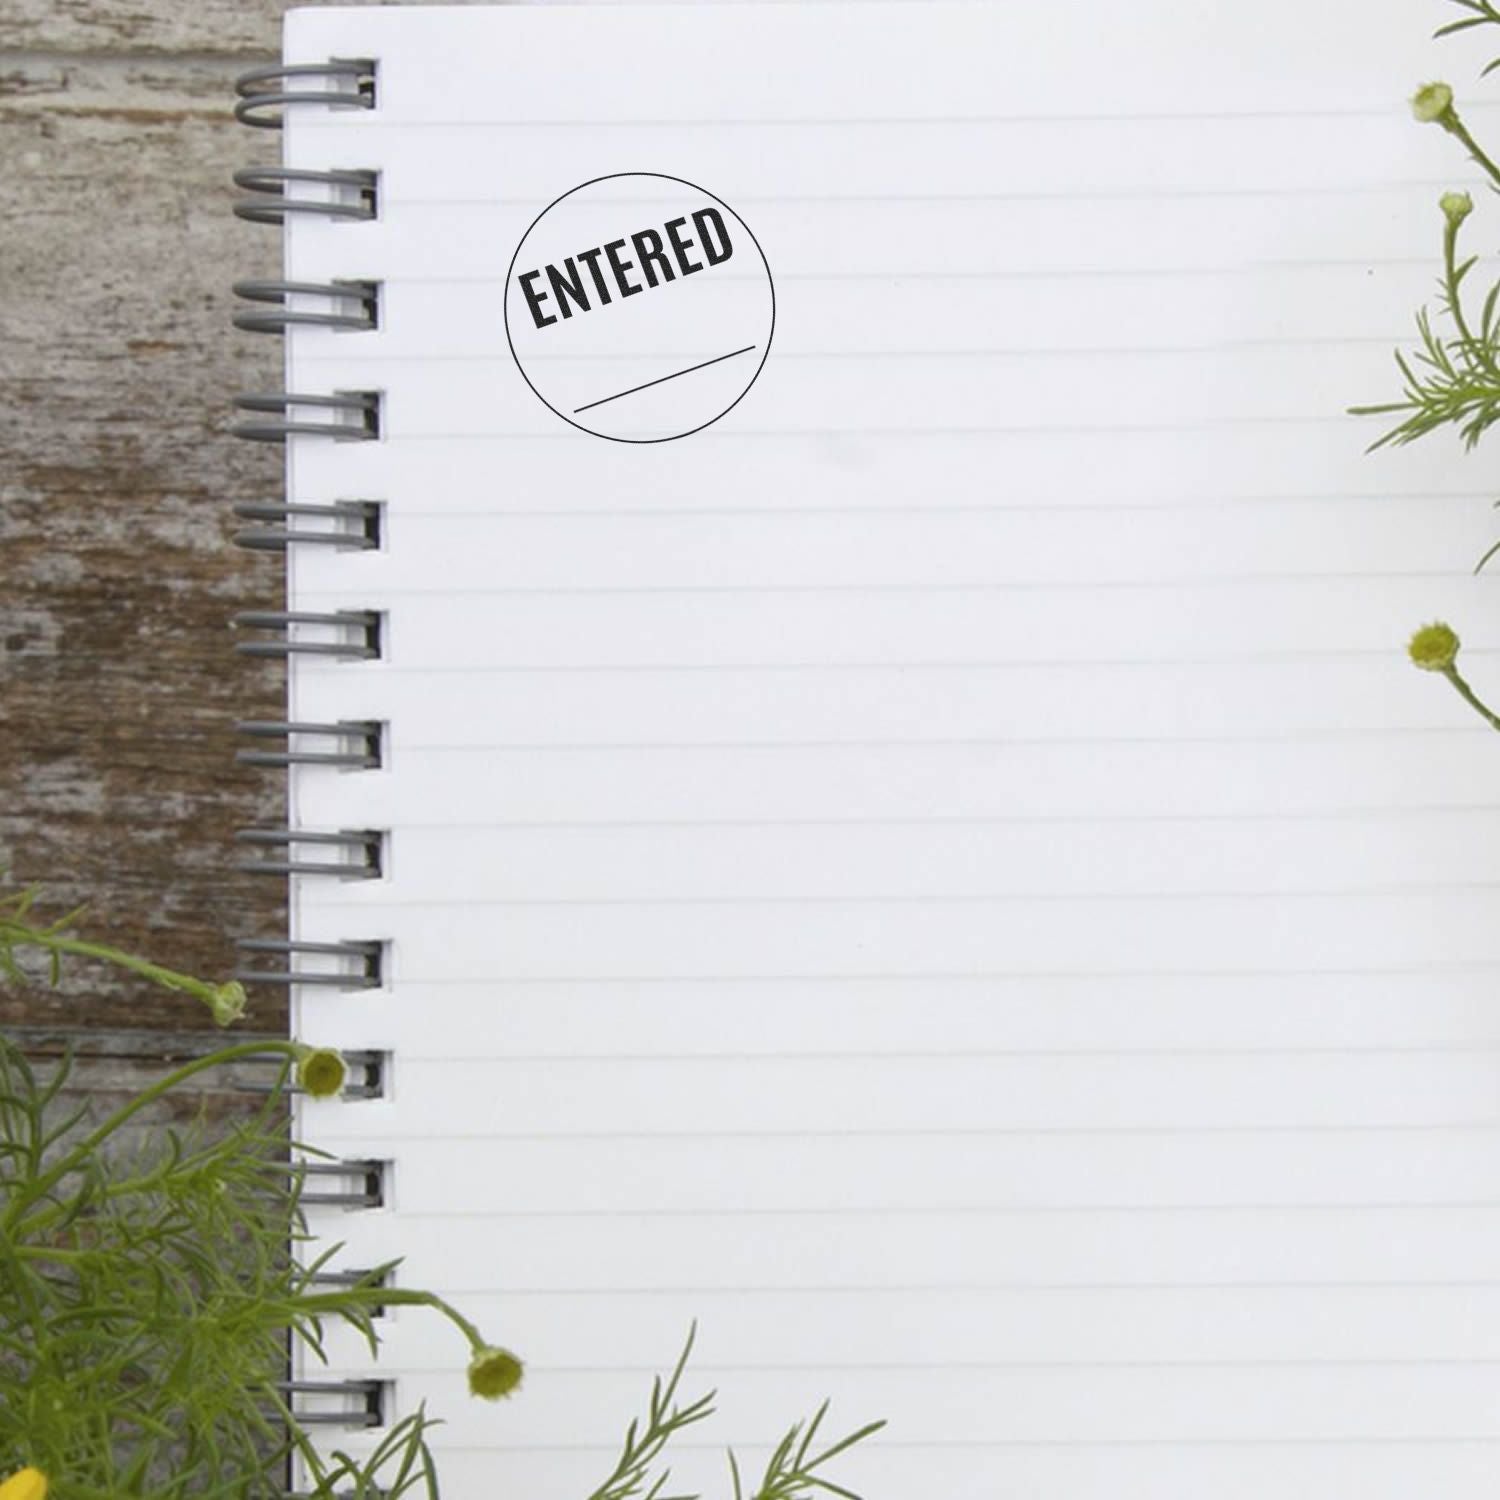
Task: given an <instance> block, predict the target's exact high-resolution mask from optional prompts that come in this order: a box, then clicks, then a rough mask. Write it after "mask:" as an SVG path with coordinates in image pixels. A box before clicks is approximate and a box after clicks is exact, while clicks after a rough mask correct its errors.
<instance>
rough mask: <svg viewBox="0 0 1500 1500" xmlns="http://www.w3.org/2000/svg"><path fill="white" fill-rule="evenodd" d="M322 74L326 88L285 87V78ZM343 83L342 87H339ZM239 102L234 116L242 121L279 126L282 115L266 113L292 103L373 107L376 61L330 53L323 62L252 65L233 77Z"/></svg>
mask: <svg viewBox="0 0 1500 1500" xmlns="http://www.w3.org/2000/svg"><path fill="white" fill-rule="evenodd" d="M314 78H322V79H326V80H328V81H330V82H331V83H333V84H334V85H335V87H334V88H328V89H301V88H291V89H288V88H286V87H285V86H284V84H285V81H286V80H288V79H295V80H298V81H299V82H300V81H301V80H303V79H314ZM339 85H344V87H339ZM234 91H235V93H236V94H238V95H239V103H238V104H236V105H235V107H234V117H235V119H236V120H238V121H239V122H240V124H241V125H254V126H256V127H257V128H259V129H261V130H280V129H281V125H282V117H281V115H278V114H272V113H269V111H271V110H274V109H276V108H278V107H280V108H282V109H283V110H284V109H286V108H287V107H289V106H291V105H294V104H321V105H324V106H326V107H327V108H330V109H374V107H375V63H374V61H373V60H372V59H370V58H366V57H332V58H329V60H328V61H327V62H326V63H295V64H293V65H292V66H290V67H277V68H254V69H252V70H251V71H250V72H248V73H241V74H240V76H239V77H238V78H236V79H235V81H234Z"/></svg>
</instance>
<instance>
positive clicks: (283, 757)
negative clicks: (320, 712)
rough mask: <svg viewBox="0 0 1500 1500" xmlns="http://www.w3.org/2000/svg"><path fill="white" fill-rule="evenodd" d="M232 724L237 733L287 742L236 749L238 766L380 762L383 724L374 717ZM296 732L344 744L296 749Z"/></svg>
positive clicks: (363, 767)
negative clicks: (279, 745) (273, 747)
mask: <svg viewBox="0 0 1500 1500" xmlns="http://www.w3.org/2000/svg"><path fill="white" fill-rule="evenodd" d="M234 728H235V732H236V733H237V734H243V735H248V736H250V737H251V738H253V739H262V740H285V741H286V742H287V748H286V749H285V750H237V751H236V752H235V756H234V758H235V760H236V761H238V762H239V763H240V765H242V766H265V767H267V768H270V769H274V770H280V769H281V768H283V767H285V766H343V767H346V768H347V769H349V770H357V771H373V770H375V769H376V768H377V767H378V766H379V765H380V755H381V743H382V739H383V726H382V725H381V724H380V722H379V721H378V720H375V719H356V720H348V719H341V720H340V721H339V722H338V723H337V724H307V723H291V722H288V721H285V720H281V719H242V720H241V721H240V722H239V723H237V724H236V725H235V726H234ZM299 736H301V737H309V738H316V739H323V740H332V741H334V742H335V743H336V744H338V745H341V746H343V747H344V748H342V749H338V750H297V749H295V748H293V745H292V741H293V740H294V739H295V738H297V737H299Z"/></svg>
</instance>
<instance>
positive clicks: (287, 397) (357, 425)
mask: <svg viewBox="0 0 1500 1500" xmlns="http://www.w3.org/2000/svg"><path fill="white" fill-rule="evenodd" d="M234 404H235V405H236V406H237V407H239V409H240V410H241V411H255V412H266V413H268V414H270V415H272V416H277V415H278V414H279V417H280V420H278V421H274V422H237V423H236V424H235V425H234V426H233V427H231V428H230V429H229V430H230V431H231V432H232V433H233V434H234V435H235V436H236V437H239V438H248V439H249V440H250V441H251V442H252V443H284V442H285V441H286V440H287V438H288V437H290V436H291V435H292V434H293V433H300V434H302V435H304V436H306V437H329V438H336V439H337V440H338V441H340V442H344V443H350V442H354V443H368V442H371V441H372V440H373V439H375V438H378V437H379V436H380V392H379V391H335V392H334V393H333V395H331V396H311V395H299V394H297V393H295V392H293V391H257V392H253V393H251V394H249V395H245V396H236V397H235V398H234ZM294 406H315V407H317V408H319V409H320V410H323V411H330V412H334V413H336V414H337V415H335V416H334V418H333V419H332V420H331V421H327V422H309V421H306V420H299V421H294V420H293V419H292V418H291V417H290V416H289V415H288V413H289V412H290V411H291V410H292V408H293V407H294ZM344 417H350V418H353V420H352V421H344V420H342V418H344Z"/></svg>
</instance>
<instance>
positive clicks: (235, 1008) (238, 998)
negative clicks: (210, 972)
mask: <svg viewBox="0 0 1500 1500" xmlns="http://www.w3.org/2000/svg"><path fill="white" fill-rule="evenodd" d="M208 1003H209V1008H210V1009H211V1010H212V1011H213V1013H214V1021H215V1022H216V1023H217V1024H218V1025H220V1026H232V1025H233V1024H234V1023H235V1022H236V1021H238V1020H239V1018H240V1017H241V1016H242V1015H244V1014H245V986H244V985H242V984H240V983H239V981H238V980H234V979H231V980H230V981H229V983H228V984H216V985H214V987H213V994H212V996H211V998H210V999H209V1002H208ZM0 1500H8V1497H6V1496H4V1495H0Z"/></svg>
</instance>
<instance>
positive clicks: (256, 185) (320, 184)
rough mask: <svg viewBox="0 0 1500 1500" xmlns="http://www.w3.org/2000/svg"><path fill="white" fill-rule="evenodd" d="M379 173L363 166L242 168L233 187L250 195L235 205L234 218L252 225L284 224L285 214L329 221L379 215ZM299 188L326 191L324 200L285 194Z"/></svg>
mask: <svg viewBox="0 0 1500 1500" xmlns="http://www.w3.org/2000/svg"><path fill="white" fill-rule="evenodd" d="M379 176H380V174H379V173H378V172H373V171H371V170H369V169H368V168H365V167H344V168H330V169H328V170H323V171H318V170H313V169H311V168H308V167H241V168H240V169H239V171H237V172H236V173H235V174H234V185H235V186H236V187H237V188H243V189H244V190H245V192H247V193H253V194H255V195H256V196H255V197H253V198H238V199H236V200H235V203H234V212H235V215H236V217H237V218H241V219H249V220H250V222H251V223H252V224H284V223H286V219H287V215H288V214H313V215H321V216H322V217H324V218H328V219H355V220H366V219H373V218H376V217H377V215H378V207H377V199H376V183H377V182H378V180H379ZM298 185H306V186H308V187H314V188H323V189H326V196H324V197H310V198H309V197H298V196H294V195H293V194H292V193H291V192H289V191H288V189H290V188H294V187H297V186H298Z"/></svg>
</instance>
